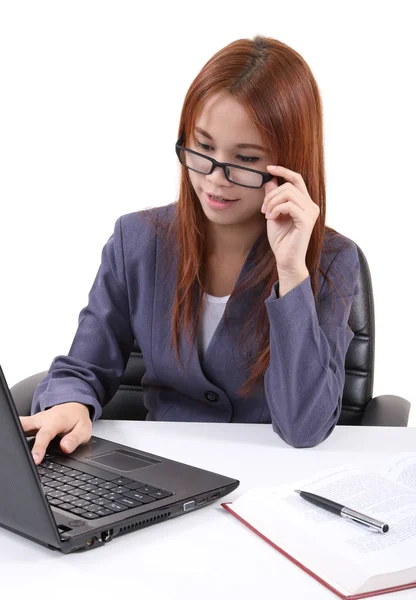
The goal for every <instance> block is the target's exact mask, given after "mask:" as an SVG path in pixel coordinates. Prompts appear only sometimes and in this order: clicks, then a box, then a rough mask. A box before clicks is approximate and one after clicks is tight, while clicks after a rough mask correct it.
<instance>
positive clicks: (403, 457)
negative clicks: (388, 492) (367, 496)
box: [381, 452, 416, 491]
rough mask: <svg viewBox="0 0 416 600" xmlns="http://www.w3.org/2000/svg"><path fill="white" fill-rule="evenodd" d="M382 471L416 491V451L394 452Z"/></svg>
mask: <svg viewBox="0 0 416 600" xmlns="http://www.w3.org/2000/svg"><path fill="white" fill-rule="evenodd" d="M381 473H382V474H383V475H384V476H385V477H388V478H389V479H391V480H392V481H396V482H397V483H401V484H402V485H405V486H406V487H409V488H411V489H412V490H415V491H416V454H415V453H414V452H403V453H400V454H394V455H393V456H392V457H391V459H390V460H388V461H387V465H386V467H385V468H384V469H383V471H382V472H381Z"/></svg>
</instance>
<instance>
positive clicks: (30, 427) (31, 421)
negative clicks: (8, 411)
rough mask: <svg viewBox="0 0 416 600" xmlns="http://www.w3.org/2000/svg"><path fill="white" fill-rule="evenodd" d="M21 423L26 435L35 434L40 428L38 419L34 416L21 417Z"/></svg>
mask: <svg viewBox="0 0 416 600" xmlns="http://www.w3.org/2000/svg"><path fill="white" fill-rule="evenodd" d="M19 419H20V424H21V426H22V429H23V431H24V432H25V434H26V435H33V434H34V433H36V432H37V431H38V430H39V423H38V419H36V418H35V416H32V417H19Z"/></svg>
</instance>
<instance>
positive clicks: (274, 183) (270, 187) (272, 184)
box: [264, 177, 280, 196]
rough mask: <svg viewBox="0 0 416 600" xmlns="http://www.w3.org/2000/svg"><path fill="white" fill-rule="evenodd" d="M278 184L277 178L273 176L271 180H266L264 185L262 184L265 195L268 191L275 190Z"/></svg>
mask: <svg viewBox="0 0 416 600" xmlns="http://www.w3.org/2000/svg"><path fill="white" fill-rule="evenodd" d="M279 187H280V186H279V184H278V183H277V179H276V178H275V177H274V178H273V179H272V180H271V181H268V182H267V183H266V184H265V185H264V191H265V192H266V196H267V194H269V193H270V192H273V191H275V190H277V189H278V188H279Z"/></svg>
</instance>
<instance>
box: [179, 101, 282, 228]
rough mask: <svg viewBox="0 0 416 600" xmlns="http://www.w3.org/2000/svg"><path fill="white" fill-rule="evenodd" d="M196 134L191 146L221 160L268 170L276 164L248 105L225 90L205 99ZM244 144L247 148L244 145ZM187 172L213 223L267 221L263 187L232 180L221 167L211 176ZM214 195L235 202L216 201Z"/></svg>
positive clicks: (259, 169)
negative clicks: (250, 114)
mask: <svg viewBox="0 0 416 600" xmlns="http://www.w3.org/2000/svg"><path fill="white" fill-rule="evenodd" d="M193 133H194V135H195V138H196V140H197V142H196V143H195V142H194V141H193V139H192V135H191V140H190V141H189V145H188V147H189V148H190V149H191V150H195V151H196V152H200V153H201V154H205V155H206V156H209V157H210V158H215V160H217V161H218V162H223V163H231V164H233V165H238V166H241V167H247V168H249V169H255V170H256V171H263V172H265V173H267V169H266V167H267V165H270V164H273V163H272V157H271V155H270V154H269V153H268V152H267V150H266V149H265V148H264V142H263V140H262V139H261V137H260V134H259V132H258V131H257V129H256V128H255V126H254V125H253V123H252V121H251V120H250V118H249V116H248V114H247V112H246V110H245V108H243V106H242V105H241V104H240V103H239V102H238V101H237V100H236V99H235V98H234V97H233V96H232V95H231V94H230V93H228V92H226V91H224V92H219V93H217V94H215V95H214V96H211V97H210V98H209V99H208V100H207V101H206V102H205V104H204V106H203V109H202V111H201V113H200V114H199V116H198V118H197V120H196V124H195V130H194V132H193ZM242 144H244V147H241V145H242ZM188 173H189V177H190V179H191V183H192V185H193V187H194V190H195V193H196V195H197V196H198V199H199V201H200V203H201V206H202V210H203V211H204V213H205V215H206V217H207V218H208V219H209V220H210V221H211V222H213V223H218V224H221V225H237V224H241V223H245V222H247V221H248V220H255V221H257V222H258V221H259V220H260V219H263V221H264V215H263V213H261V211H260V209H261V206H262V204H263V200H264V196H265V192H264V186H263V187H261V188H260V189H251V188H246V187H243V186H240V185H236V184H235V183H231V182H230V181H228V180H227V178H226V177H225V174H224V171H223V170H222V169H221V168H220V167H217V168H215V169H214V171H213V172H212V173H211V174H210V175H203V174H201V173H196V172H195V171H191V170H189V171H188ZM212 196H214V197H216V198H217V199H228V200H233V202H227V203H221V202H218V201H217V202H215V201H213V199H212Z"/></svg>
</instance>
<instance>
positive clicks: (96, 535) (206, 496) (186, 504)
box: [0, 367, 239, 553]
mask: <svg viewBox="0 0 416 600" xmlns="http://www.w3.org/2000/svg"><path fill="white" fill-rule="evenodd" d="M32 444H33V439H32ZM30 448H31V442H30V440H27V439H26V437H25V434H24V432H23V429H22V427H21V424H20V420H19V417H18V414H17V411H16V407H15V405H14V402H13V399H12V396H11V393H10V390H9V388H8V386H7V383H6V380H5V377H4V374H3V371H2V369H1V367H0V490H1V494H0V525H1V526H2V527H4V528H6V529H9V530H10V531H13V532H15V533H18V534H20V535H22V536H24V537H26V538H29V539H31V540H33V541H35V542H38V543H40V544H42V545H44V546H47V547H48V548H51V549H53V550H60V551H62V552H65V553H66V552H73V551H74V550H80V549H91V548H96V547H98V546H101V545H102V544H104V543H108V542H109V541H111V540H112V539H113V538H115V537H118V536H120V535H123V534H124V533H129V532H131V531H134V530H137V529H141V528H143V527H146V526H148V525H153V524H155V523H159V522H161V521H165V520H166V519H171V518H172V517H177V516H179V515H184V514H186V513H187V512H191V511H193V510H196V509H198V508H202V507H204V506H206V505H207V504H209V503H211V502H213V501H215V500H217V499H218V498H222V497H223V496H225V495H226V494H228V493H230V492H232V491H233V490H235V489H236V488H237V487H238V485H239V481H237V480H236V479H230V478H229V477H225V476H223V475H219V474H217V473H212V472H210V471H205V470H203V469H198V468H196V467H192V466H190V465H186V464H183V463H179V462H175V461H173V460H169V459H167V458H163V457H161V456H156V455H154V454H149V453H148V452H143V451H141V450H137V449H136V448H131V447H128V446H123V445H120V444H115V443H113V442H110V441H107V440H104V439H102V438H98V437H94V436H93V437H92V438H91V440H90V442H89V443H88V444H86V445H84V446H80V447H79V448H77V449H76V450H75V452H73V453H72V454H70V455H66V454H64V453H63V452H61V451H60V449H59V440H54V441H53V442H52V443H51V444H50V445H49V447H48V451H47V454H46V455H45V458H44V460H43V461H42V462H41V464H40V465H38V466H36V465H35V463H34V461H33V459H32V455H31V451H30Z"/></svg>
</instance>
